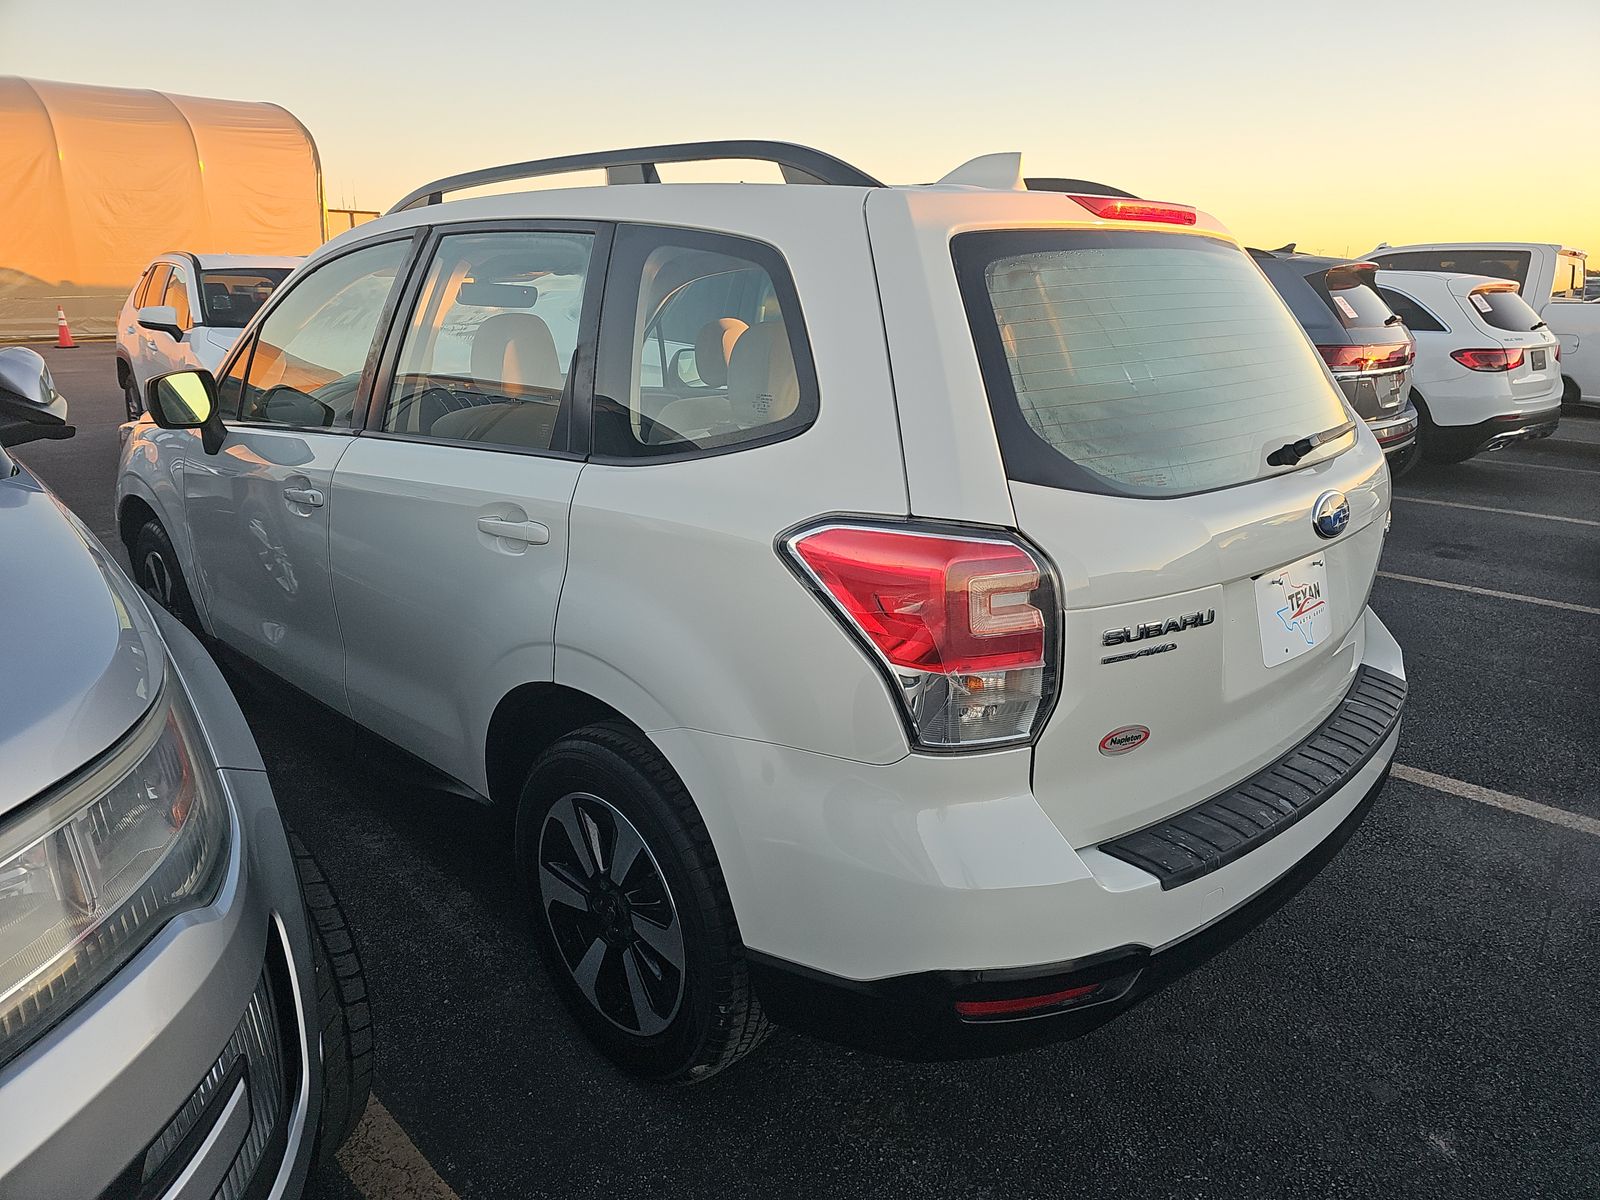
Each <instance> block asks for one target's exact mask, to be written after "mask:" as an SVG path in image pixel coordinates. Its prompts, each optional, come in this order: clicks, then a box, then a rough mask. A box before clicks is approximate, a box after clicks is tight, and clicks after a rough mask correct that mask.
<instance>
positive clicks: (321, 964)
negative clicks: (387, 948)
mask: <svg viewBox="0 0 1600 1200" xmlns="http://www.w3.org/2000/svg"><path fill="white" fill-rule="evenodd" d="M288 834H289V852H290V853H291V854H292V855H293V856H294V867H295V871H296V873H297V874H298V875H299V876H300V895H301V896H302V897H303V899H304V901H305V906H306V922H307V924H309V925H310V926H311V960H312V963H313V964H314V966H315V969H316V985H317V987H316V992H317V1012H316V1017H317V1023H318V1032H319V1034H320V1038H321V1042H322V1116H321V1118H320V1119H319V1120H318V1122H317V1141H316V1147H315V1149H314V1150H313V1151H312V1157H313V1161H314V1162H315V1163H316V1165H317V1166H318V1167H327V1166H329V1165H330V1164H331V1163H332V1162H333V1158H334V1155H336V1154H337V1153H338V1152H339V1147H340V1146H342V1145H344V1143H345V1140H346V1139H347V1138H348V1137H349V1136H350V1134H351V1133H352V1132H353V1131H354V1130H355V1127H356V1125H357V1124H358V1123H359V1122H360V1120H361V1114H362V1113H364V1112H365V1111H366V1108H367V1099H368V1097H369V1096H371V1094H372V1009H371V1007H370V1006H369V1005H368V1003H367V977H366V973H365V972H364V971H363V970H362V968H361V957H360V955H358V954H357V953H356V947H355V942H354V941H353V940H352V939H351V937H350V928H349V925H348V924H347V923H346V921H345V916H344V909H343V908H341V907H340V906H339V898H338V897H337V896H335V895H334V894H333V888H332V887H330V886H329V884H328V880H327V877H326V876H325V875H323V873H322V868H321V867H320V866H318V865H317V860H316V859H315V858H313V857H312V856H311V852H310V851H309V850H307V849H306V847H305V843H304V842H302V841H301V840H300V837H299V835H298V834H296V833H295V832H294V831H293V830H289V831H288Z"/></svg>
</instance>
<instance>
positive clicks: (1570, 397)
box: [1561, 377, 1584, 414]
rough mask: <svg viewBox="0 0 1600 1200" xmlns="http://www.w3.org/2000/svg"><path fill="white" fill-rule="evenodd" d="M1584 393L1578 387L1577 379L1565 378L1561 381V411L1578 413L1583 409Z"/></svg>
mask: <svg viewBox="0 0 1600 1200" xmlns="http://www.w3.org/2000/svg"><path fill="white" fill-rule="evenodd" d="M1583 407H1584V405H1583V392H1582V390H1581V389H1580V388H1579V387H1578V381H1577V380H1576V379H1568V378H1566V377H1563V378H1562V380H1561V411H1562V412H1564V413H1569V414H1570V413H1576V412H1579V411H1581V410H1582V409H1583Z"/></svg>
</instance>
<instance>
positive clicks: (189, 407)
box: [145, 371, 226, 454]
mask: <svg viewBox="0 0 1600 1200" xmlns="http://www.w3.org/2000/svg"><path fill="white" fill-rule="evenodd" d="M145 408H146V409H147V410H148V411H149V413H150V419H151V420H153V421H154V422H155V423H156V424H157V425H159V426H161V428H163V429H198V430H199V431H200V440H201V442H202V444H203V445H204V446H205V451H206V453H207V454H215V453H216V452H217V451H218V450H220V449H221V448H222V438H223V435H224V434H225V432H226V430H225V429H224V428H223V425H222V416H221V414H220V413H219V412H218V410H217V381H216V380H215V379H214V378H213V377H212V375H211V372H210V371H174V372H172V373H171V374H170V375H158V376H156V377H155V378H154V379H152V380H151V381H150V382H149V384H147V385H146V387H145Z"/></svg>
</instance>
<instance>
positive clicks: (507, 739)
mask: <svg viewBox="0 0 1600 1200" xmlns="http://www.w3.org/2000/svg"><path fill="white" fill-rule="evenodd" d="M605 721H610V722H615V723H618V724H621V725H624V726H626V727H627V729H628V731H629V732H630V733H631V734H633V736H635V737H637V738H638V739H639V740H640V741H641V742H642V743H643V744H644V745H646V746H648V747H649V748H650V749H651V750H652V751H653V752H655V753H656V754H661V757H662V759H663V760H665V759H666V755H665V754H662V753H661V749H660V747H659V746H657V745H656V744H655V743H654V742H653V741H651V739H650V736H649V735H648V734H647V733H645V732H644V730H643V729H642V728H641V727H640V726H639V725H638V723H637V722H634V721H631V720H629V719H628V717H627V716H626V715H625V714H623V713H621V712H619V711H618V710H617V709H616V708H614V707H613V706H612V705H610V704H607V703H606V702H605V701H604V700H601V699H599V698H598V697H596V696H591V695H590V694H589V693H587V692H583V691H579V690H578V689H577V688H573V687H568V686H567V685H565V684H561V683H552V682H542V683H524V684H521V685H519V686H518V687H514V688H512V689H511V690H510V691H509V692H507V693H506V694H505V695H504V696H502V697H501V698H500V700H499V702H498V703H497V704H496V705H495V708H494V712H493V713H492V714H491V716H490V717H489V726H488V731H487V733H486V734H485V736H484V779H485V781H486V783H487V785H488V791H489V799H490V800H492V801H493V802H494V803H495V804H497V805H498V804H508V805H515V804H516V802H517V799H518V797H519V796H520V794H521V791H522V784H523V781H524V780H525V779H526V778H527V776H528V772H529V771H530V770H531V769H532V767H533V764H534V763H535V762H536V761H538V758H539V756H540V755H541V754H543V753H544V752H545V751H546V750H547V749H549V748H550V747H551V746H552V745H554V744H555V743H556V742H557V741H559V740H560V739H561V738H563V737H566V736H567V734H569V733H574V732H576V731H577V730H579V729H582V728H584V727H585V726H588V725H596V724H599V723H601V722H605Z"/></svg>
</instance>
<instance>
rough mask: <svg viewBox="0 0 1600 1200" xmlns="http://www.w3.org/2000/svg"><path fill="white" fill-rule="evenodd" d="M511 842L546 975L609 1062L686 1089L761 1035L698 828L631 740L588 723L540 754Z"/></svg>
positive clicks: (623, 732)
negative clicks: (514, 850) (635, 841)
mask: <svg viewBox="0 0 1600 1200" xmlns="http://www.w3.org/2000/svg"><path fill="white" fill-rule="evenodd" d="M635 838H637V839H638V844H635V843H634V839H635ZM516 840H517V865H518V869H519V872H520V874H521V877H522V883H523V888H524V890H525V895H526V896H527V898H528V905H529V909H530V916H531V919H532V923H533V929H534V939H535V942H536V944H537V946H538V949H539V954H540V957H541V958H542V959H543V961H544V965H545V969H546V970H547V971H548V973H549V975H550V978H551V980H552V981H553V983H554V985H555V988H556V991H557V993H558V994H559V995H560V997H561V999H562V1000H563V1002H564V1003H565V1004H566V1006H567V1008H568V1010H569V1011H570V1012H571V1013H572V1016H573V1018H574V1020H576V1021H577V1023H578V1025H579V1027H580V1028H582V1030H583V1031H584V1033H585V1034H586V1035H587V1036H588V1037H589V1039H590V1041H591V1042H593V1043H594V1045H595V1046H596V1047H598V1048H599V1050H600V1051H601V1053H603V1054H604V1055H605V1056H606V1057H607V1058H609V1059H610V1060H611V1061H612V1062H613V1063H615V1064H616V1065H617V1066H619V1067H620V1068H622V1069H623V1070H624V1071H627V1072H628V1073H630V1074H633V1075H637V1076H641V1077H643V1078H647V1079H653V1080H658V1081H661V1082H669V1083H699V1082H701V1081H703V1080H706V1079H709V1078H710V1077H711V1076H713V1075H715V1074H716V1073H717V1072H718V1071H721V1070H723V1069H724V1068H726V1067H728V1066H731V1065H732V1064H733V1063H735V1062H737V1061H738V1060H739V1059H741V1058H743V1057H744V1056H745V1055H746V1054H748V1053H750V1051H752V1050H754V1049H755V1048H756V1046H758V1045H759V1044H760V1043H761V1042H762V1040H763V1039H764V1038H765V1037H766V1036H767V1033H768V1031H769V1028H770V1027H769V1025H768V1023H767V1020H766V1017H765V1015H764V1014H763V1013H762V1011H761V1004H760V1002H759V1001H758V1000H757V998H756V995H755V991H754V988H753V987H752V985H751V981H750V972H749V968H748V965H747V962H746V959H745V952H744V944H743V942H741V941H740V939H739V926H738V922H737V921H736V920H735V919H734V914H733V906H732V904H731V902H730V901H729V899H728V892H727V888H726V886H725V884H724V882H723V877H722V868H721V866H720V865H719V864H718V862H717V856H716V852H715V851H714V849H713V848H712V845H711V838H710V835H709V834H708V833H707V832H706V827H705V823H704V822H703V821H702V820H701V818H700V813H699V811H698V810H697V809H696V808H695V806H694V802H693V800H692V799H691V798H690V796H689V793H688V792H687V791H686V790H685V788H684V786H683V783H682V782H681V781H680V780H679V779H678V777H677V775H676V773H674V772H673V770H672V768H671V767H670V766H668V765H667V763H666V762H665V760H663V759H662V758H661V756H660V755H659V754H657V753H656V752H655V751H654V750H652V749H651V748H649V747H648V746H646V745H645V744H643V742H642V741H641V740H640V739H639V738H638V737H637V736H636V735H635V734H633V733H632V732H631V731H629V730H628V729H627V728H626V727H624V726H622V725H620V724H603V725H593V726H589V727H588V728H585V729H580V730H578V731H577V732H576V733H574V734H571V735H570V736H568V737H565V738H563V739H562V740H560V741H559V742H557V743H556V744H555V745H553V746H551V747H550V749H549V750H547V751H545V753H544V754H543V755H542V756H541V757H540V758H539V760H538V762H536V763H535V764H534V766H533V769H532V771H530V772H529V774H528V779H527V782H526V784H525V785H524V786H523V789H522V798H521V801H520V802H519V804H518V807H517V830H516ZM619 846H622V847H623V848H624V849H623V853H622V855H618V854H617V853H616V851H617V850H618V847H619ZM630 851H631V852H630ZM624 858H625V859H626V861H625V862H624V861H623V859H624ZM614 875H615V877H614ZM580 980H583V982H580Z"/></svg>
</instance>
